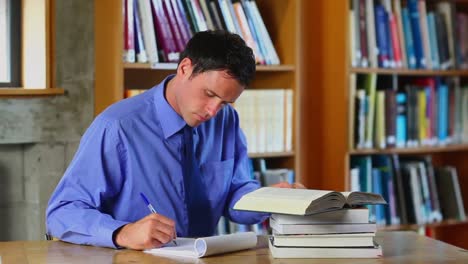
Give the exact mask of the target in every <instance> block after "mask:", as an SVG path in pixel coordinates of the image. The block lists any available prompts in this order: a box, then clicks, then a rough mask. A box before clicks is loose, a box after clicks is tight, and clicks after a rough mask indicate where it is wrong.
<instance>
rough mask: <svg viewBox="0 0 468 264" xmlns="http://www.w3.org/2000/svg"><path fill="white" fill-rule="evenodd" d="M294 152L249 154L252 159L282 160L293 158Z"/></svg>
mask: <svg viewBox="0 0 468 264" xmlns="http://www.w3.org/2000/svg"><path fill="white" fill-rule="evenodd" d="M293 156H294V152H292V151H289V152H265V153H249V157H250V158H280V157H293Z"/></svg>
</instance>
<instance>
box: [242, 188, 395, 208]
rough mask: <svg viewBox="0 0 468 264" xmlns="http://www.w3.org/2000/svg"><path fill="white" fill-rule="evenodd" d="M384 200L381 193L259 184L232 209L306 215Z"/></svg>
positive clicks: (383, 202)
mask: <svg viewBox="0 0 468 264" xmlns="http://www.w3.org/2000/svg"><path fill="white" fill-rule="evenodd" d="M365 204H386V202H385V200H384V199H383V198H382V196H380V195H378V194H374V193H366V192H336V191H325V190H311V189H289V188H273V187H262V188H259V189H257V190H255V191H253V192H250V193H247V194H245V195H244V196H242V197H241V198H240V199H239V201H237V203H236V204H235V205H234V209H235V210H245V211H255V212H268V213H280V214H292V215H310V214H315V213H321V212H326V211H332V210H337V209H342V208H344V207H352V206H360V205H365Z"/></svg>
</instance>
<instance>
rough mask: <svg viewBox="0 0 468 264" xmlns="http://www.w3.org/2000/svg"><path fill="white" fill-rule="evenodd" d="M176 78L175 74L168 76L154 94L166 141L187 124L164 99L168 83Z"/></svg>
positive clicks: (157, 113)
mask: <svg viewBox="0 0 468 264" xmlns="http://www.w3.org/2000/svg"><path fill="white" fill-rule="evenodd" d="M174 76H175V74H171V75H169V76H167V77H166V79H164V81H162V82H161V83H160V84H158V85H157V86H156V91H155V93H154V104H155V108H156V115H157V116H158V118H159V122H160V124H161V128H162V131H163V134H164V138H165V139H168V138H169V137H171V136H172V135H174V134H175V133H177V132H179V131H180V130H181V129H182V128H183V127H184V126H185V125H186V124H187V123H186V122H185V120H184V119H183V118H182V117H181V116H180V115H179V114H178V113H177V112H176V111H175V110H174V108H172V106H171V105H170V104H169V103H168V102H167V100H166V98H165V97H164V92H165V90H166V86H167V83H168V82H169V81H170V80H171V79H172V78H174Z"/></svg>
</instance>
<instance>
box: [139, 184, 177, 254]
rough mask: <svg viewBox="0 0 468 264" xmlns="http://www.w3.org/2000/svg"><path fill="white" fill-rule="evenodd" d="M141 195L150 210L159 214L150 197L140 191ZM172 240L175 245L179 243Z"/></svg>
mask: <svg viewBox="0 0 468 264" xmlns="http://www.w3.org/2000/svg"><path fill="white" fill-rule="evenodd" d="M140 196H141V198H142V199H143V201H144V202H145V204H146V207H148V209H149V210H150V212H151V213H153V214H157V213H158V212H156V210H155V209H154V207H153V205H152V204H151V203H150V202H149V200H148V198H146V196H145V195H144V194H143V193H140ZM176 238H177V233H176ZM172 242H174V245H176V246H177V243H176V241H175V240H172Z"/></svg>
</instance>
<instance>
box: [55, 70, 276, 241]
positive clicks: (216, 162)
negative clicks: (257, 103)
mask: <svg viewBox="0 0 468 264" xmlns="http://www.w3.org/2000/svg"><path fill="white" fill-rule="evenodd" d="M170 78H172V76H169V77H168V78H166V80H164V81H163V82H162V83H160V84H159V85H157V86H155V87H153V88H152V89H150V90H148V91H147V92H145V93H143V94H140V95H138V96H135V97H132V98H129V99H125V100H122V101H120V102H118V103H116V104H114V105H112V106H110V107H109V108H108V109H106V110H105V111H104V112H103V113H102V114H100V115H99V116H98V117H96V119H95V120H94V121H93V123H92V124H91V126H90V127H89V128H88V130H87V131H86V133H85V134H84V135H83V138H82V139H81V142H80V146H79V148H78V150H77V152H76V154H75V157H74V158H73V160H72V162H71V163H70V165H69V167H68V169H67V170H66V172H65V174H64V176H63V178H62V179H61V181H60V182H59V184H58V186H57V188H56V190H55V191H54V193H53V194H52V196H51V198H50V201H49V204H48V208H47V212H46V223H47V232H48V233H49V234H51V235H52V236H54V237H57V238H59V239H61V240H64V241H68V242H72V243H78V244H88V245H96V246H105V247H115V245H114V243H113V241H112V234H113V232H114V231H115V230H116V229H118V228H119V227H121V226H123V225H125V224H127V223H130V222H135V221H137V220H139V219H141V218H143V217H145V216H146V215H148V214H149V211H148V208H147V207H146V205H145V203H144V202H143V201H142V200H141V198H140V192H141V193H144V194H146V196H147V197H148V199H149V200H150V202H151V203H152V204H153V206H154V208H155V209H156V211H157V212H158V213H160V214H162V215H165V216H167V217H169V218H171V219H173V220H174V221H175V222H176V229H177V235H178V236H181V237H184V236H188V235H189V234H188V226H189V223H188V221H189V219H188V211H187V201H185V193H184V178H183V168H182V159H183V157H182V155H183V154H182V148H183V147H184V146H183V128H184V126H185V125H186V122H185V121H184V120H183V119H182V117H181V116H179V115H178V114H177V113H176V112H175V111H174V110H173V108H172V107H171V106H170V105H169V104H168V102H167V101H166V99H165V97H164V89H165V85H166V83H167V81H168V80H169V79H170ZM193 141H194V151H195V155H196V157H197V159H198V160H199V162H200V172H201V175H200V176H201V177H202V178H203V179H202V181H203V182H204V183H205V184H206V186H207V189H208V190H209V191H208V193H207V196H208V203H209V205H208V206H210V211H211V212H212V215H211V216H208V217H210V218H211V219H206V220H209V221H210V222H211V223H217V222H218V220H219V218H220V217H221V216H222V215H224V216H226V217H227V218H228V219H230V220H232V221H234V222H237V223H241V224H254V223H258V222H260V221H262V220H264V219H265V218H266V217H267V216H268V215H267V214H263V213H253V212H242V211H235V210H233V209H232V208H233V206H234V204H235V203H236V202H237V201H238V200H239V199H240V197H241V196H242V195H244V194H246V193H249V192H251V191H253V190H255V189H257V188H259V184H258V182H257V181H255V180H252V179H251V176H250V170H249V162H248V156H247V147H246V140H245V136H244V135H243V133H242V131H241V129H240V127H239V118H238V115H237V113H236V111H235V110H234V109H233V108H232V107H231V106H230V105H227V106H225V107H223V108H222V109H221V110H220V111H219V112H218V114H217V115H216V116H215V117H213V118H212V119H210V120H208V121H206V122H204V123H202V124H200V125H199V126H198V127H196V128H194V137H193ZM214 225H216V224H214ZM209 229H210V230H202V233H203V231H205V233H206V232H208V233H212V231H213V230H214V229H215V226H213V227H211V228H209Z"/></svg>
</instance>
